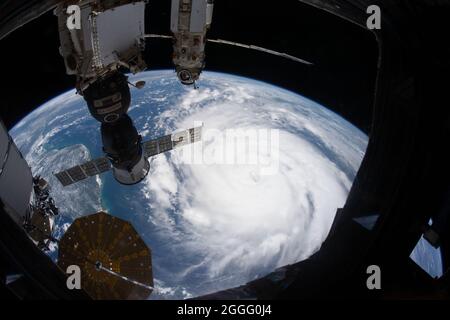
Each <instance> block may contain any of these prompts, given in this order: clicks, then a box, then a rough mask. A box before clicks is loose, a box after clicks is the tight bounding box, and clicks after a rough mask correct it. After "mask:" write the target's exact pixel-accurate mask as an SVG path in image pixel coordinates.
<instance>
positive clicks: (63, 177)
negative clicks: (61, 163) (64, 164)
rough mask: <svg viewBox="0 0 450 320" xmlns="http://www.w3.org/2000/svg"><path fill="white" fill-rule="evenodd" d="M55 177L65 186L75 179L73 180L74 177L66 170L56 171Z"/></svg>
mask: <svg viewBox="0 0 450 320" xmlns="http://www.w3.org/2000/svg"><path fill="white" fill-rule="evenodd" d="M55 177H56V178H57V179H58V180H59V182H61V184H62V185H63V187H66V186H68V185H71V184H72V183H74V182H75V181H73V180H72V178H71V177H70V176H69V174H68V173H67V172H66V171H62V172H58V173H55Z"/></svg>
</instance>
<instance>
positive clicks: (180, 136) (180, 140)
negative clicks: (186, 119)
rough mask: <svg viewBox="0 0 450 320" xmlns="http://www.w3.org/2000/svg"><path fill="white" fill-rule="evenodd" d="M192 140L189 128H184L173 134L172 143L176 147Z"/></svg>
mask: <svg viewBox="0 0 450 320" xmlns="http://www.w3.org/2000/svg"><path fill="white" fill-rule="evenodd" d="M190 142H191V141H190V136H189V130H183V131H181V132H177V133H174V134H172V144H173V147H174V148H177V147H182V146H184V145H186V144H188V143H190Z"/></svg>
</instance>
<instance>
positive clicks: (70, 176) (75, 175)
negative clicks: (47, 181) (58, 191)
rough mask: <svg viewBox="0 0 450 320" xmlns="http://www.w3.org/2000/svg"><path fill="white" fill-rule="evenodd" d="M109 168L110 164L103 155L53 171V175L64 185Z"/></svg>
mask: <svg viewBox="0 0 450 320" xmlns="http://www.w3.org/2000/svg"><path fill="white" fill-rule="evenodd" d="M109 169H111V164H110V162H109V160H108V159H107V158H105V157H103V158H98V159H95V160H92V161H89V162H86V163H83V164H81V165H79V166H75V167H72V168H70V169H67V170H64V171H61V172H58V173H55V177H56V178H57V179H58V180H59V182H61V184H62V185H63V186H64V187H66V186H68V185H71V184H74V183H75V182H78V181H81V180H84V179H86V178H88V177H92V176H95V175H97V174H100V173H102V172H106V171H108V170H109Z"/></svg>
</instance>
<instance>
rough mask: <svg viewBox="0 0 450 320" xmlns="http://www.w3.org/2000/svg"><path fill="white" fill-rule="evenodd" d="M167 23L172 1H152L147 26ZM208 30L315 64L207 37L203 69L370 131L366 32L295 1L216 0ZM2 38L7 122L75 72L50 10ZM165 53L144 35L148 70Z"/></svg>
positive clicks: (167, 47) (158, 29)
mask: <svg viewBox="0 0 450 320" xmlns="http://www.w3.org/2000/svg"><path fill="white" fill-rule="evenodd" d="M169 21H170V1H167V0H152V1H150V3H149V5H148V6H147V28H148V30H147V31H148V32H151V33H163V34H168V33H169ZM208 35H209V38H221V39H227V40H232V41H237V42H243V43H247V44H254V45H259V46H263V47H267V48H270V49H274V50H278V51H282V52H286V53H289V54H292V55H295V56H298V57H300V58H303V59H305V60H308V61H311V62H313V63H314V66H305V65H301V64H298V63H295V62H291V61H289V60H285V59H282V58H279V57H273V56H270V55H268V54H264V53H259V52H255V51H251V50H245V49H240V48H234V47H228V46H224V45H217V44H211V43H210V44H208V45H207V49H206V55H207V57H206V70H212V71H222V72H227V73H233V74H237V75H242V76H246V77H250V78H254V79H257V80H262V81H266V82H269V83H272V84H275V85H278V86H280V87H283V88H286V89H290V90H292V91H295V92H298V93H300V94H302V95H304V96H306V97H308V98H311V99H313V100H315V101H317V102H319V103H321V104H323V105H325V106H327V107H328V108H330V109H332V110H334V111H336V112H337V113H339V114H340V115H342V116H343V117H344V118H346V119H348V120H350V121H351V122H352V123H353V124H355V125H357V126H358V127H359V128H360V129H362V130H363V131H365V132H366V133H368V132H369V130H370V121H371V114H372V104H373V96H374V86H375V77H376V66H377V55H378V48H377V43H376V41H375V37H374V36H373V34H372V33H370V32H369V31H368V30H364V29H362V28H360V27H358V26H356V25H353V24H351V23H349V22H347V21H344V20H342V19H340V18H337V17H335V16H332V15H331V14H327V13H325V12H323V11H320V10H318V9H315V8H313V7H311V6H308V5H305V4H303V3H300V2H298V1H295V0H289V1H283V2H281V1H280V2H274V1H272V2H271V3H265V2H262V1H237V0H216V2H215V7H214V16H213V24H212V27H211V30H210V32H209V34H208ZM0 43H1V47H0V48H1V50H0V57H1V60H2V62H3V65H2V70H3V81H2V82H3V83H2V89H1V97H2V103H1V115H0V116H1V117H2V119H3V121H4V122H5V124H6V125H7V127H8V128H11V127H12V126H14V124H16V123H17V122H18V121H20V119H21V118H23V117H24V116H26V115H27V114H28V113H29V112H31V111H32V110H33V109H35V108H36V107H38V106H40V105H41V104H43V103H45V102H46V101H48V100H49V99H50V98H52V97H54V96H57V95H59V94H60V93H62V92H64V91H67V90H69V89H71V88H73V87H74V82H75V78H74V77H70V76H67V75H66V74H65V69H64V63H63V60H62V57H61V56H60V55H59V52H58V47H59V39H58V33H57V21H56V17H55V16H54V15H53V12H48V13H47V14H45V15H43V16H41V17H40V18H38V19H36V20H35V21H32V22H31V23H29V24H27V25H25V26H24V27H22V28H20V29H19V30H16V31H15V32H13V33H12V34H10V35H9V36H7V37H6V38H5V39H3V40H1V41H0ZM170 59H171V43H170V41H168V40H157V39H152V40H150V41H148V43H147V48H146V60H147V63H148V67H149V69H150V70H151V69H162V68H164V69H166V68H171V67H172V63H171V60H170ZM174 76H175V75H174ZM199 85H200V86H201V81H200V82H199ZM86 112H88V111H87V108H86Z"/></svg>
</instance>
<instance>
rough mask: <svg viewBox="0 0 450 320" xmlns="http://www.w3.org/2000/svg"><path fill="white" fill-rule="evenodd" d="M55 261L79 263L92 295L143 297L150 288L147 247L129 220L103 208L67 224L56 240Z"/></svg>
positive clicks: (93, 296)
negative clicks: (64, 230) (56, 255)
mask: <svg viewBox="0 0 450 320" xmlns="http://www.w3.org/2000/svg"><path fill="white" fill-rule="evenodd" d="M58 265H59V266H60V267H61V268H62V269H63V270H66V269H67V267H68V266H70V265H77V266H79V267H80V268H81V271H82V272H81V283H82V285H83V289H84V290H85V291H86V292H87V293H88V294H89V295H90V296H91V297H92V298H93V299H107V300H111V299H133V300H136V299H146V298H148V296H149V295H150V294H151V293H152V291H153V269H152V258H151V250H150V248H149V247H148V246H147V245H146V244H145V242H144V241H143V240H142V238H141V237H140V236H139V234H138V233H137V232H136V230H135V229H134V227H133V226H132V225H131V224H130V223H129V222H127V221H125V220H122V219H119V218H116V217H113V216H111V215H109V214H107V213H105V212H98V213H96V214H93V215H89V216H84V217H81V218H78V219H76V220H75V221H74V222H73V223H72V224H71V225H70V227H69V228H68V229H67V231H66V232H65V233H64V235H63V236H62V238H61V240H60V241H59V251H58Z"/></svg>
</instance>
